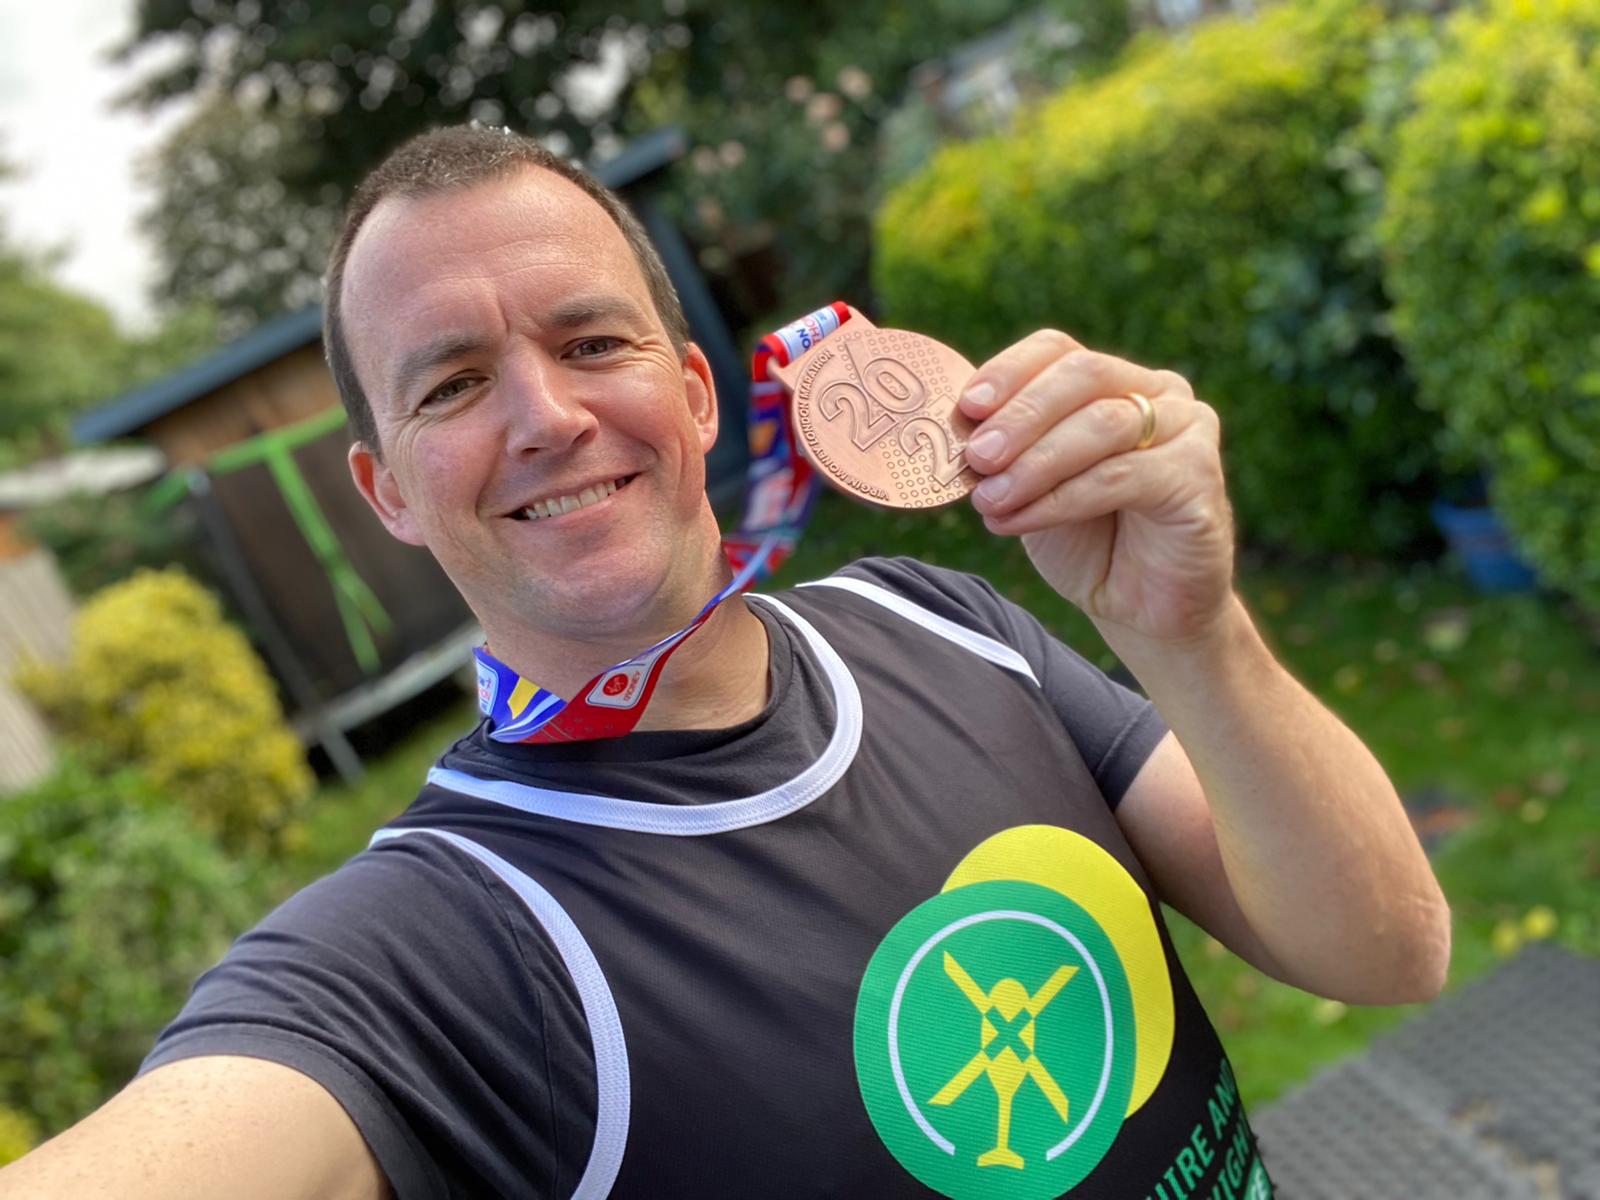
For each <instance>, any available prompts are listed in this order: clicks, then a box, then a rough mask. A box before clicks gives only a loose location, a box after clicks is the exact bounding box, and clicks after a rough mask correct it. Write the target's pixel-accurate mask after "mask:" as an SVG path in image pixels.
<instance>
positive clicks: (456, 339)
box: [394, 333, 489, 399]
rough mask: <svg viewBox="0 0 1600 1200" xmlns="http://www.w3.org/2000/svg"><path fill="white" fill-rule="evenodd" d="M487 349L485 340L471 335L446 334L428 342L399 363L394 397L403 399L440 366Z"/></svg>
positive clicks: (487, 345) (486, 340)
mask: <svg viewBox="0 0 1600 1200" xmlns="http://www.w3.org/2000/svg"><path fill="white" fill-rule="evenodd" d="M488 348H489V342H488V339H486V338H482V337H478V336H477V335H475V334H459V333H447V334H445V335H443V336H442V337H436V338H434V339H433V341H431V342H424V343H423V344H422V345H420V346H418V347H417V348H416V349H414V350H411V351H410V352H409V353H407V354H406V356H405V357H404V358H402V359H401V360H400V366H399V368H398V369H397V370H396V371H395V376H394V393H395V395H396V396H398V397H400V398H401V399H404V398H405V397H407V396H409V395H410V394H411V389H412V388H414V387H416V386H417V384H419V383H421V382H423V381H424V380H425V379H426V378H427V377H428V376H429V375H431V374H432V373H433V372H434V370H436V369H437V368H438V367H439V365H440V364H441V363H447V362H450V361H452V360H454V359H457V358H465V357H467V356H468V355H472V354H479V353H482V352H483V351H485V350H487V349H488Z"/></svg>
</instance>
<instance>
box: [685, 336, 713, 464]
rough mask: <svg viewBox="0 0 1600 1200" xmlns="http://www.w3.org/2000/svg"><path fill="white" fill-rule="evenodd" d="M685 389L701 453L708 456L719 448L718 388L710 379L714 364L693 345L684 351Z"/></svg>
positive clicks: (687, 344) (687, 346)
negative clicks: (712, 448) (714, 447)
mask: <svg viewBox="0 0 1600 1200" xmlns="http://www.w3.org/2000/svg"><path fill="white" fill-rule="evenodd" d="M683 386H684V393H685V396H686V399H687V400H688V403H689V415H690V416H691V417H693V418H694V424H695V428H696V429H698V430H699V431H700V450H701V453H703V454H709V453H710V452H711V447H712V446H715V445H716V444H717V384H716V381H715V380H714V379H713V378H712V377H711V363H710V362H709V361H707V359H706V356H705V353H704V352H703V351H702V350H701V349H700V347H699V346H697V345H695V344H694V343H693V342H688V343H685V345H684V350H683Z"/></svg>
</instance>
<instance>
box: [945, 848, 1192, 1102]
mask: <svg viewBox="0 0 1600 1200" xmlns="http://www.w3.org/2000/svg"><path fill="white" fill-rule="evenodd" d="M997 879H1009V880H1017V881H1020V882H1023V883H1033V884H1038V885H1039V886H1041V887H1047V888H1049V889H1050V890H1051V891H1054V892H1059V893H1060V894H1061V895H1063V896H1065V897H1066V898H1067V899H1069V900H1071V901H1073V902H1074V903H1075V904H1078V905H1080V906H1081V907H1082V908H1083V909H1084V910H1085V911H1087V912H1088V914H1089V915H1090V916H1091V917H1093V918H1094V919H1095V921H1097V922H1098V923H1099V925H1100V928H1101V929H1103V930H1105V932H1106V936H1107V937H1108V938H1110V939H1111V944H1112V945H1113V946H1115V947H1116V950H1117V955H1118V956H1119V957H1120V958H1121V959H1122V967H1123V971H1124V972H1125V973H1126V975H1127V977H1128V987H1129V989H1130V990H1131V991H1132V993H1133V1018H1134V1026H1135V1028H1136V1030H1137V1031H1138V1033H1137V1038H1136V1044H1137V1047H1138V1051H1137V1055H1138V1057H1137V1058H1136V1060H1135V1062H1134V1069H1133V1092H1132V1094H1131V1095H1130V1096H1129V1097H1128V1115H1129V1116H1132V1115H1133V1114H1134V1113H1136V1112H1138V1111H1139V1108H1140V1107H1141V1106H1142V1105H1143V1104H1144V1102H1145V1101H1146V1100H1148V1099H1149V1098H1150V1094H1151V1093H1152V1092H1154V1091H1155V1090H1156V1084H1158V1083H1160V1082H1161V1077H1162V1075H1164V1074H1165V1073H1166V1070H1167V1060H1168V1059H1169V1058H1170V1057H1171V1056H1172V1029H1173V1013H1172V977H1171V976H1170V975H1169V974H1168V972H1167V956H1166V952H1165V951H1164V950H1163V949H1162V946H1161V935H1160V934H1159V933H1157V932H1156V923H1155V918H1154V917H1153V916H1152V915H1151V913H1150V900H1149V897H1147V896H1146V895H1145V892H1144V889H1143V888H1141V887H1140V886H1139V885H1138V884H1137V883H1136V882H1134V878H1133V876H1132V875H1129V874H1128V872H1127V871H1126V870H1124V869H1123V866H1122V864H1121V863H1119V862H1118V861H1117V860H1116V859H1115V858H1113V857H1112V856H1111V854H1110V852H1108V851H1107V850H1105V849H1104V848H1103V847H1101V846H1099V845H1097V844H1096V843H1095V842H1092V841H1090V840H1089V839H1088V838H1086V837H1084V836H1083V835H1082V834H1081V833H1074V832H1073V831H1072V830H1070V829H1060V828H1057V827H1056V826H1054V825H1019V826H1017V827H1016V828H1015V829H1007V830H1003V831H1002V832H1000V833H997V834H995V835H994V836H993V837H991V838H988V839H986V840H985V841H983V842H981V843H979V844H978V845H977V846H976V847H975V848H974V849H973V850H972V852H971V853H970V854H968V855H967V856H966V857H965V858H963V859H962V860H961V862H960V864H959V865H957V867H956V869H955V870H954V871H952V872H951V873H950V878H949V879H947V880H945V884H944V887H943V888H942V889H941V890H942V891H945V892H949V891H953V890H954V889H956V888H959V887H965V886H967V885H968V884H969V883H983V882H986V881H989V880H997Z"/></svg>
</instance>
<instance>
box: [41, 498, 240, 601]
mask: <svg viewBox="0 0 1600 1200" xmlns="http://www.w3.org/2000/svg"><path fill="white" fill-rule="evenodd" d="M150 494H151V488H149V487H144V488H137V489H131V490H129V491H125V492H114V493H111V494H109V495H105V496H89V495H77V496H68V497H66V498H65V499H62V500H58V501H56V502H54V503H52V504H46V505H42V506H40V507H39V508H35V509H30V510H29V511H28V512H27V513H26V514H25V518H24V521H23V525H24V528H25V529H26V530H27V533H28V535H29V536H30V537H31V538H33V539H34V540H35V541H37V542H39V543H40V544H42V545H44V546H48V547H49V548H50V551H51V553H52V554H54V555H55V557H56V563H57V564H58V565H59V566H60V568H61V573H62V575H63V576H65V577H66V581H67V585H68V587H70V588H71V589H72V593H73V595H75V596H88V595H91V594H92V593H94V592H97V591H99V590H100V589H101V588H105V587H109V586H110V585H111V584H113V583H116V582H117V581H118V580H120V579H126V578H127V577H128V576H129V575H132V574H133V573H134V572H135V571H137V570H139V569H140V568H141V567H147V568H150V569H159V568H161V567H167V566H174V565H176V566H181V567H182V568H183V569H184V570H186V571H188V572H189V573H190V574H192V575H198V576H201V577H205V576H207V575H209V573H210V563H209V562H208V561H206V560H205V559H204V558H203V556H202V549H201V548H202V546H203V544H204V543H203V539H202V538H201V536H200V531H199V527H198V526H199V523H198V521H197V519H196V516H195V513H194V510H193V509H192V508H191V507H189V506H188V505H186V504H180V505H177V506H175V507H173V508H169V509H166V510H164V511H161V512H154V511H152V510H151V508H150V505H149V497H150Z"/></svg>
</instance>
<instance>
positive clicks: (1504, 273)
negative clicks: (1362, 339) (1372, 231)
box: [1379, 0, 1600, 608]
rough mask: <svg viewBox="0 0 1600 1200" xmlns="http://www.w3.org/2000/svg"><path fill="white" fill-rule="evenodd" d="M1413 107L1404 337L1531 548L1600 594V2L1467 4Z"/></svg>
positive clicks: (1396, 194)
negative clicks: (1480, 6)
mask: <svg viewBox="0 0 1600 1200" xmlns="http://www.w3.org/2000/svg"><path fill="white" fill-rule="evenodd" d="M1413 102H1414V109H1413V111H1412V112H1411V114H1410V115H1409V116H1408V117H1407V118H1405V119H1404V120H1402V121H1401V122H1400V124H1399V126H1398V128H1397V130H1396V132H1395V135H1394V138H1393V142H1392V153H1391V154H1390V155H1389V161H1388V163H1387V166H1388V185H1387V189H1386V201H1385V211H1384V214H1383V219H1382V222H1381V224H1380V226H1379V234H1380V238H1381V241H1382V245H1383V248H1384V255H1385V261H1386V278H1387V283H1388V287H1389V290H1390V292H1391V294H1392V295H1393V297H1394V301H1395V315H1394V324H1395V329H1396V333H1397V336H1398V337H1399V339H1400V342H1401V344H1402V345H1403V347H1404V349H1405V353H1406V355H1407V357H1408V359H1409V361H1410V362H1411V364H1412V371H1413V372H1414V374H1415V375H1416V377H1417V379H1418V381H1419V384H1420V387H1421V395H1422V399H1423V402H1424V403H1426V404H1428V405H1429V406H1431V407H1433V408H1435V409H1437V410H1438V411H1439V412H1440V413H1441V414H1443V417H1444V420H1445V422H1446V423H1447V425H1448V428H1449V431H1450V435H1451V439H1450V447H1451V452H1452V453H1453V454H1454V455H1455V456H1456V457H1457V458H1459V459H1461V460H1464V461H1475V462H1479V463H1481V464H1482V465H1483V466H1484V467H1485V468H1486V471H1487V473H1488V475H1489V477H1490V479H1491V494H1492V497H1493V499H1494V502H1495V506H1496V508H1497V509H1498V510H1499V511H1500V512H1501V513H1502V515H1503V516H1504V517H1505V519H1506V521H1507V523H1508V524H1509V525H1510V526H1511V529H1512V532H1513V535H1514V536H1515V538H1516V540H1517V541H1518V543H1519V545H1520V548H1521V550H1522V552H1523V553H1524V555H1525V556H1526V557H1528V558H1529V559H1530V560H1531V561H1532V562H1533V563H1534V564H1535V565H1536V566H1538V567H1539V569H1540V573H1541V575H1542V576H1543V577H1544V578H1545V580H1546V581H1547V582H1549V583H1551V584H1554V585H1556V586H1559V587H1562V588H1564V589H1566V590H1569V591H1571V592H1572V593H1573V594H1574V595H1577V596H1579V597H1580V598H1581V599H1582V600H1583V601H1585V603H1586V605H1587V606H1589V607H1591V608H1595V607H1600V0H1542V2H1539V3H1534V2H1533V0H1493V2H1492V3H1490V4H1489V5H1487V7H1486V8H1484V9H1482V10H1463V11H1462V12H1461V13H1459V14H1457V15H1456V17H1455V18H1453V19H1452V20H1451V22H1450V24H1449V26H1448V30H1447V35H1446V38H1445V43H1444V46H1443V49H1442V51H1441V53H1440V54H1439V55H1438V57H1437V59H1436V61H1435V62H1434V64H1433V65H1432V67H1431V68H1430V69H1429V70H1428V71H1426V72H1425V73H1424V74H1423V75H1422V76H1421V78H1420V79H1419V80H1418V82H1417V85H1416V89H1415V93H1414V97H1413Z"/></svg>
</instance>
